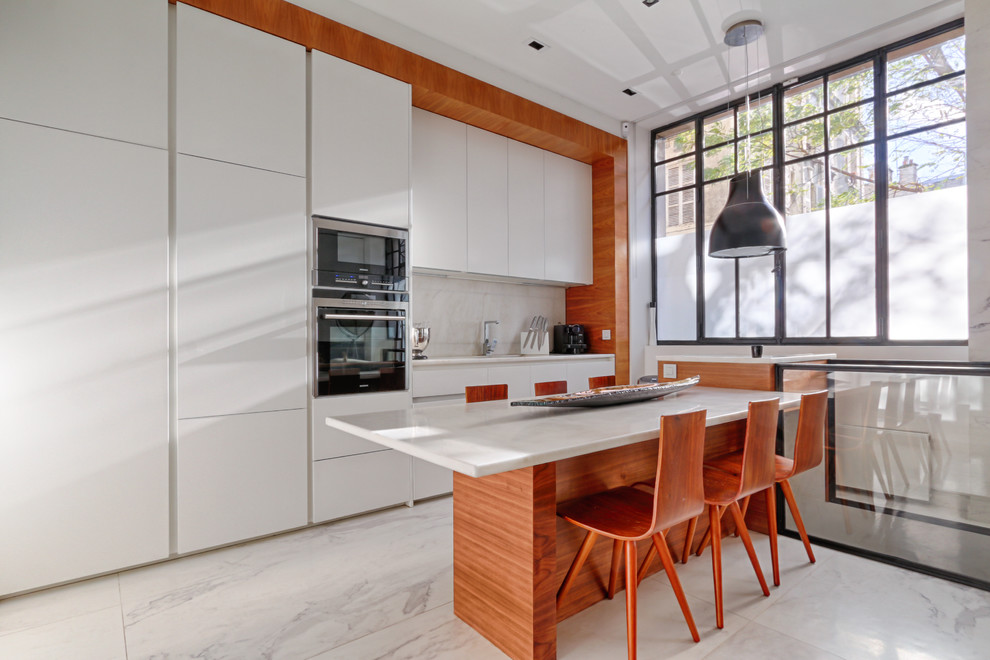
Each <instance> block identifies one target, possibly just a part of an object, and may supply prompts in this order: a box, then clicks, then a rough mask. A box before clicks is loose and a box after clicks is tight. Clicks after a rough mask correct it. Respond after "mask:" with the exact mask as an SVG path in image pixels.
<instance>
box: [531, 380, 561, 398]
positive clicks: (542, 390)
mask: <svg viewBox="0 0 990 660" xmlns="http://www.w3.org/2000/svg"><path fill="white" fill-rule="evenodd" d="M533 388H534V389H535V390H536V396H549V395H551V394H567V381H566V380H551V381H547V382H545V383H533Z"/></svg>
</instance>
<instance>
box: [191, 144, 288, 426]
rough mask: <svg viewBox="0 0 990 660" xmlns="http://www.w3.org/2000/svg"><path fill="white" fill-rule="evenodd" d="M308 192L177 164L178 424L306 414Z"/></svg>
mask: <svg viewBox="0 0 990 660" xmlns="http://www.w3.org/2000/svg"><path fill="white" fill-rule="evenodd" d="M305 186H306V180H305V179H302V178H299V177H294V176H289V175H287V174H278V173H276V172H267V171H264V170H257V169H254V168H250V167H243V166H241V165H231V164H229V163H221V162H217V161H213V160H206V159H203V158H195V157H192V156H181V155H180V156H179V157H178V162H177V164H176V213H175V216H176V253H177V273H176V279H177V292H176V304H177V310H178V311H177V315H176V322H177V336H178V345H177V351H178V374H177V393H178V396H177V398H178V401H177V405H178V416H179V418H180V419H184V418H189V417H206V416H212V415H229V414H234V413H244V412H259V411H266V410H284V409H289V408H305V407H306V400H307V399H306V393H307V390H306V382H307V378H306V318H307V314H306V305H307V284H308V281H307V277H306V188H305Z"/></svg>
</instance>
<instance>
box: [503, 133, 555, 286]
mask: <svg viewBox="0 0 990 660" xmlns="http://www.w3.org/2000/svg"><path fill="white" fill-rule="evenodd" d="M543 213H544V211H543V150H542V149H537V148H536V147H533V146H530V145H528V144H523V143H522V142H516V141H515V140H509V275H512V276H513V277H524V278H526V279H531V280H542V279H544V278H545V277H546V268H545V266H544V256H545V235H544V229H543V224H544V220H543Z"/></svg>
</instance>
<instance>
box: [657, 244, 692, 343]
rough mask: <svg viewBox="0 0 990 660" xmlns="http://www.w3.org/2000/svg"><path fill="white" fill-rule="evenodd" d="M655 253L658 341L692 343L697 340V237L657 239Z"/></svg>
mask: <svg viewBox="0 0 990 660" xmlns="http://www.w3.org/2000/svg"><path fill="white" fill-rule="evenodd" d="M656 250H657V338H658V339H660V340H666V341H693V340H695V339H697V338H698V313H697V308H696V302H695V301H697V299H698V298H697V296H698V292H697V262H696V260H695V242H694V233H693V232H691V233H687V234H679V235H676V236H667V237H665V238H658V239H657V241H656Z"/></svg>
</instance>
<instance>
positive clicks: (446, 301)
mask: <svg viewBox="0 0 990 660" xmlns="http://www.w3.org/2000/svg"><path fill="white" fill-rule="evenodd" d="M412 286H413V288H412V299H413V312H412V313H413V322H414V323H423V324H425V325H428V326H430V345H429V347H428V348H427V349H426V355H427V357H458V356H465V355H480V354H481V345H482V342H483V340H484V331H483V329H482V322H483V321H499V325H497V326H495V327H494V331H495V337H496V338H497V339H498V345H496V347H495V354H496V355H509V354H515V353H519V352H520V350H521V349H520V342H519V333H521V332H525V331H526V330H528V329H529V324H530V322H531V321H532V320H533V317H534V316H537V315H540V314H542V315H543V316H545V317H546V318H547V321H549V328H548V329H549V332H550V337H551V340H552V338H553V326H554V325H555V324H557V323H564V322H565V318H566V309H567V303H566V299H565V291H566V290H565V289H564V288H563V287H557V286H533V285H528V284H509V283H504V282H481V281H476V280H464V279H456V278H452V277H437V276H433V275H421V274H414V275H413V278H412Z"/></svg>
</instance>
